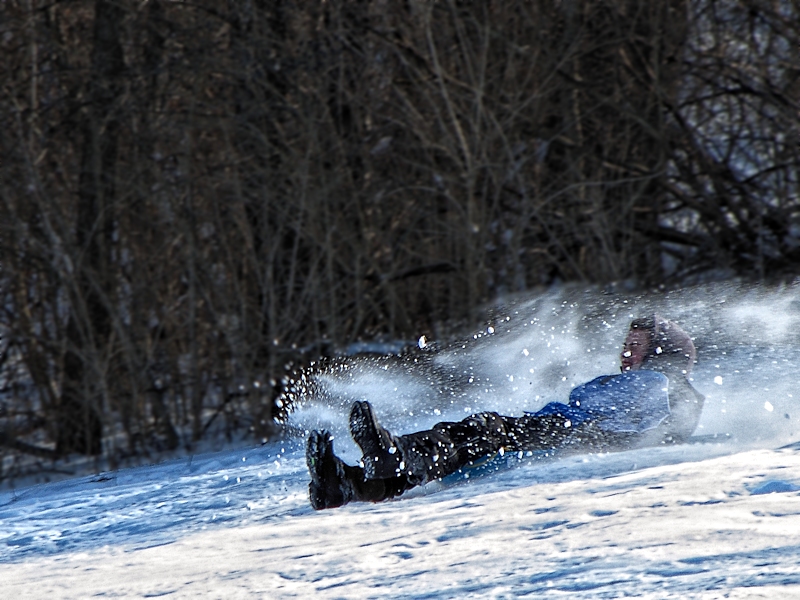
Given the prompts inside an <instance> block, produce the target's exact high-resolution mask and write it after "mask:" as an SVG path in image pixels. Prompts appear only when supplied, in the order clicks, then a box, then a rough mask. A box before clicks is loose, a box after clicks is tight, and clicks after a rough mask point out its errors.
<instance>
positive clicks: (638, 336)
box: [620, 329, 649, 371]
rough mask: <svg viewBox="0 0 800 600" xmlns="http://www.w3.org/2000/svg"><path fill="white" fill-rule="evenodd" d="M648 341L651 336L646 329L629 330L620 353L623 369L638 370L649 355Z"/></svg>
mask: <svg viewBox="0 0 800 600" xmlns="http://www.w3.org/2000/svg"><path fill="white" fill-rule="evenodd" d="M648 342H649V336H648V335H647V332H646V331H642V330H641V329H631V330H630V331H629V332H628V337H626V338H625V344H624V345H623V346H622V354H620V360H621V361H622V370H623V371H636V370H638V369H639V367H641V366H642V361H643V360H644V357H645V356H646V355H647V346H648Z"/></svg>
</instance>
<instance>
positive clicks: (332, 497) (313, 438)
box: [306, 430, 355, 510]
mask: <svg viewBox="0 0 800 600" xmlns="http://www.w3.org/2000/svg"><path fill="white" fill-rule="evenodd" d="M306 464H307V465H308V472H309V474H310V475H311V483H309V484H308V499H309V500H310V501H311V506H312V507H313V508H314V510H322V509H323V508H336V507H337V506H342V505H344V504H347V503H348V502H350V501H351V500H353V499H354V495H355V494H354V490H353V482H352V481H351V480H350V477H348V473H347V472H346V467H347V465H345V464H344V463H343V462H342V461H341V459H339V457H337V456H336V455H335V454H334V453H333V442H332V436H331V434H330V433H329V432H327V431H325V430H323V431H312V432H311V434H310V435H309V436H308V445H307V446H306Z"/></svg>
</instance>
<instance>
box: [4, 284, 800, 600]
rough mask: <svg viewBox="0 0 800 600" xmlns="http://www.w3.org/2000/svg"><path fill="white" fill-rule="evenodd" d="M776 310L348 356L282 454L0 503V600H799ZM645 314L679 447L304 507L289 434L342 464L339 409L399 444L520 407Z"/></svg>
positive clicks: (623, 314) (553, 301)
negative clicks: (684, 429) (324, 442)
mask: <svg viewBox="0 0 800 600" xmlns="http://www.w3.org/2000/svg"><path fill="white" fill-rule="evenodd" d="M796 297H797V293H796V291H795V290H794V289H793V288H789V289H782V290H780V291H777V292H776V291H772V292H769V293H767V292H764V291H762V290H757V289H744V288H742V287H735V286H704V287H702V288H699V289H695V290H685V291H682V292H680V293H676V294H673V295H672V296H670V295H665V296H663V297H660V298H656V299H653V298H650V297H648V298H644V299H643V298H629V299H624V298H621V297H619V296H608V295H603V294H598V293H597V292H587V293H577V292H575V293H573V292H569V291H559V292H553V293H551V294H550V295H546V296H543V297H540V298H537V299H535V300H532V301H525V302H517V303H509V305H507V306H506V307H505V308H504V309H503V310H502V311H499V312H498V313H497V315H496V318H493V320H492V322H491V323H489V324H487V327H484V328H482V329H481V331H480V332H476V333H475V334H474V335H470V336H469V338H468V339H467V342H464V343H458V344H454V345H451V346H448V347H447V348H444V349H439V350H438V351H437V352H436V353H434V354H431V355H425V356H423V357H422V358H420V357H419V356H417V357H411V358H405V359H397V360H390V361H387V360H372V359H359V358H355V357H354V358H350V359H347V362H346V363H344V365H343V366H339V367H337V368H331V369H328V370H326V371H325V372H323V373H320V374H318V375H317V376H316V380H317V383H318V385H317V386H316V387H313V390H314V391H313V392H312V391H310V390H311V389H312V388H311V387H309V391H307V392H306V393H303V392H301V393H300V395H299V396H298V398H297V403H298V406H297V409H296V411H295V413H294V414H293V415H292V418H291V420H290V425H291V427H290V432H291V434H290V435H287V437H286V439H284V440H281V441H278V442H271V443H269V444H265V445H263V446H258V447H248V448H241V449H237V450H229V451H225V452H220V453H215V454H205V455H196V456H193V457H186V458H182V459H179V460H172V461H169V462H165V463H162V464H158V465H151V466H143V467H138V468H132V469H126V470H121V471H116V472H107V473H100V474H94V475H90V476H86V477H82V478H74V479H70V480H64V481H58V482H53V483H47V484H41V485H36V486H31V487H27V488H22V489H17V490H10V491H4V492H2V493H0V583H1V584H2V585H0V589H2V596H3V597H4V598H90V597H95V596H100V597H114V598H143V597H169V598H172V597H176V598H184V597H198V596H201V597H215V598H307V597H319V598H377V597H393V598H428V597H430V598H461V597H484V598H517V597H525V596H528V597H533V598H563V597H580V598H618V597H629V596H630V597H639V598H793V597H796V598H800V566H799V565H800V442H798V440H800V432H798V430H797V427H796V423H797V420H798V418H800V411H798V410H797V398H796V397H795V395H796V393H800V392H797V391H796V384H797V381H798V377H797V373H798V369H797V366H798V365H797V363H798V362H800V352H799V351H798V349H799V348H800V344H798V337H797V333H796V330H797V320H798V318H800V305H798V303H797V301H796ZM651 310H659V311H660V312H661V313H662V314H664V315H665V316H667V317H669V318H674V319H675V320H676V321H678V322H679V323H680V324H681V325H682V326H684V328H686V329H687V330H688V331H690V333H691V334H692V335H693V336H694V337H696V343H697V345H698V351H699V355H698V356H699V363H698V366H697V369H696V371H695V373H694V382H693V383H694V385H695V386H696V387H697V388H698V389H699V390H700V391H701V392H702V393H704V394H706V396H707V401H706V407H705V411H704V415H703V419H702V421H701V426H700V428H699V429H698V432H697V433H698V434H699V435H702V436H704V437H702V438H699V440H698V441H697V442H695V443H691V444H685V445H681V446H670V447H656V448H649V449H644V450H635V451H628V452H619V453H602V454H590V455H585V456H572V457H567V458H557V459H544V460H541V459H540V460H534V459H533V458H530V459H523V460H522V461H521V464H520V465H519V466H517V467H515V468H513V469H507V470H502V471H498V472H496V473H491V474H489V475H486V476H484V477H480V478H473V479H469V480H464V481H461V482H458V483H451V484H444V483H432V484H429V485H427V486H424V487H422V488H417V489H415V490H412V491H411V492H408V493H406V494H405V495H403V496H401V497H400V498H397V499H395V500H392V501H388V502H384V503H380V504H351V505H348V506H345V507H342V508H339V509H333V510H326V511H320V512H315V511H314V510H312V509H311V507H310V506H309V504H308V499H307V485H308V473H307V471H306V466H305V457H304V439H305V433H306V430H308V429H311V428H321V427H325V428H329V429H330V430H331V431H332V432H333V433H334V435H335V436H336V437H335V441H334V444H335V448H336V450H337V452H339V453H341V454H342V455H343V457H344V458H345V459H346V460H348V461H349V462H351V463H352V462H354V461H355V460H357V459H358V456H357V452H356V449H355V445H354V444H353V443H352V441H350V440H349V437H348V435H347V432H346V421H347V412H348V408H349V404H350V402H352V400H353V399H355V398H364V399H368V400H370V401H371V402H373V403H374V404H375V406H376V411H377V413H378V414H379V416H380V417H381V419H382V421H383V422H384V423H385V424H386V425H387V426H390V427H392V428H394V429H395V431H396V432H397V433H403V432H405V431H410V430H414V429H417V428H420V427H426V426H428V425H430V424H432V423H433V422H435V421H437V420H442V419H454V418H461V417H463V416H466V415H467V414H468V413H470V412H474V411H478V410H489V409H491V410H498V411H499V412H501V413H505V414H521V412H522V411H524V410H535V409H536V408H537V407H538V406H541V405H542V404H544V403H546V402H547V401H551V400H559V399H561V400H565V399H566V395H567V394H568V392H569V389H570V388H571V386H574V385H577V384H579V383H581V382H582V381H586V380H588V379H590V378H592V377H594V376H595V375H597V374H599V373H603V372H614V369H615V365H616V363H617V352H618V345H619V341H620V340H621V338H622V336H623V335H624V332H625V328H626V326H627V321H629V320H630V318H632V316H638V315H639V314H643V313H646V312H647V311H651ZM488 326H491V327H492V328H493V329H494V332H493V333H487V328H488ZM423 334H424V335H426V336H427V337H428V339H431V338H432V337H433V336H432V335H431V332H420V335H423ZM767 404H768V405H769V406H770V407H771V408H772V410H768V409H766V408H765V406H766V405H767ZM714 436H716V437H714Z"/></svg>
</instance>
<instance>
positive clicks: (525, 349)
mask: <svg viewBox="0 0 800 600" xmlns="http://www.w3.org/2000/svg"><path fill="white" fill-rule="evenodd" d="M522 353H523V354H524V355H525V356H528V355H529V354H530V352H528V349H527V348H523V349H522Z"/></svg>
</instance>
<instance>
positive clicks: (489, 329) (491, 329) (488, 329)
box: [486, 327, 494, 335]
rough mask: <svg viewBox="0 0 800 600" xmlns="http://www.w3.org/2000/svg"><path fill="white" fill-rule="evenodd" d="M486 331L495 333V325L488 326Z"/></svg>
mask: <svg viewBox="0 0 800 600" xmlns="http://www.w3.org/2000/svg"><path fill="white" fill-rule="evenodd" d="M486 333H488V334H489V335H491V334H493V333H494V327H487V328H486Z"/></svg>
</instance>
